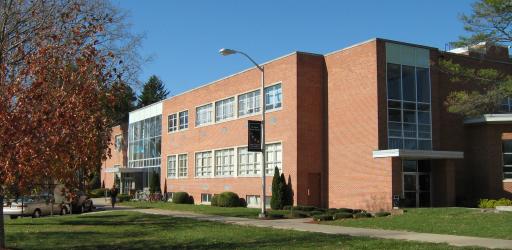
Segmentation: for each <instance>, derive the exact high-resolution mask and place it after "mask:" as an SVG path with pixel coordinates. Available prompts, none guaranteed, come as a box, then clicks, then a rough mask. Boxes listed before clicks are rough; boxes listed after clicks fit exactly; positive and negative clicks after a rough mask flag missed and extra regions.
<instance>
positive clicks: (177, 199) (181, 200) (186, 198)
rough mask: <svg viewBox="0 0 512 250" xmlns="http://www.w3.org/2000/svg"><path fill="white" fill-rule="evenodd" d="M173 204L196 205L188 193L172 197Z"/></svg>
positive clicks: (177, 193)
mask: <svg viewBox="0 0 512 250" xmlns="http://www.w3.org/2000/svg"><path fill="white" fill-rule="evenodd" d="M172 203H175V204H194V198H193V197H192V196H190V195H189V194H188V193H187V192H176V193H174V195H173V196H172Z"/></svg>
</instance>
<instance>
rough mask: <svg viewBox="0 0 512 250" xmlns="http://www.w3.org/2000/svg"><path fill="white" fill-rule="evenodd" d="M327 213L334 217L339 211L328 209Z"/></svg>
mask: <svg viewBox="0 0 512 250" xmlns="http://www.w3.org/2000/svg"><path fill="white" fill-rule="evenodd" d="M326 213H327V214H332V215H334V214H336V213H338V209H336V208H329V209H327V211H326Z"/></svg>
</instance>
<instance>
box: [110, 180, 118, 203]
mask: <svg viewBox="0 0 512 250" xmlns="http://www.w3.org/2000/svg"><path fill="white" fill-rule="evenodd" d="M118 192H119V191H118V190H117V188H116V185H115V184H114V186H112V189H110V201H111V202H112V208H114V206H115V205H116V199H117V194H118Z"/></svg>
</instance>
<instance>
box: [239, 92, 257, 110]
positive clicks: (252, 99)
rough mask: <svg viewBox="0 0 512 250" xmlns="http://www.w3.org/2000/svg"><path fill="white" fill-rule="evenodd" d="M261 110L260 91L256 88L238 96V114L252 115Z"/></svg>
mask: <svg viewBox="0 0 512 250" xmlns="http://www.w3.org/2000/svg"><path fill="white" fill-rule="evenodd" d="M259 111H260V91H259V90H256V91H253V92H249V93H246V94H243V95H239V96H238V115H239V116H244V115H250V114H253V113H257V112H259Z"/></svg>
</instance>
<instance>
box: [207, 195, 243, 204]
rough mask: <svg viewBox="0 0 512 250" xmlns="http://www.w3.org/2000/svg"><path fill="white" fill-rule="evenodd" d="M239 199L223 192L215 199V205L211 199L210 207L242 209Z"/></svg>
mask: <svg viewBox="0 0 512 250" xmlns="http://www.w3.org/2000/svg"><path fill="white" fill-rule="evenodd" d="M240 201H241V200H240V197H238V195H237V194H235V193H233V192H223V193H221V194H219V195H217V198H215V205H214V202H213V198H212V205H213V206H218V207H243V205H244V204H243V203H242V202H240Z"/></svg>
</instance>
